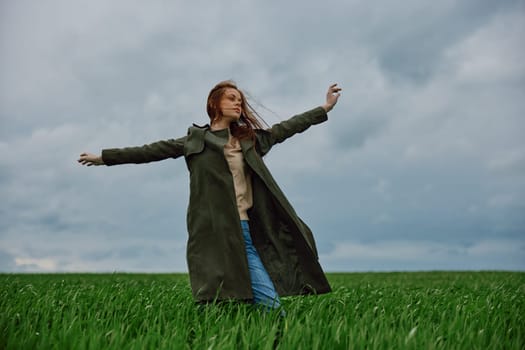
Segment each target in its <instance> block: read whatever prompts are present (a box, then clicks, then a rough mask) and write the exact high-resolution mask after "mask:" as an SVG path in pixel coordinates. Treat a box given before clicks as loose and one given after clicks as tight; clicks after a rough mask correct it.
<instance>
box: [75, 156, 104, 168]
mask: <svg viewBox="0 0 525 350" xmlns="http://www.w3.org/2000/svg"><path fill="white" fill-rule="evenodd" d="M78 162H79V163H80V164H83V165H87V166H92V165H104V161H103V160H102V157H101V156H97V155H95V154H91V153H82V154H81V155H80V158H79V159H78Z"/></svg>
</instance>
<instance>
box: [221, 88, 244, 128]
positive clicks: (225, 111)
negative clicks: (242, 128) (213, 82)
mask: <svg viewBox="0 0 525 350" xmlns="http://www.w3.org/2000/svg"><path fill="white" fill-rule="evenodd" d="M241 106H242V97H241V93H240V92H239V91H238V90H237V89H233V88H227V89H226V91H225V92H224V94H223V95H222V97H221V102H220V103H219V109H220V110H221V112H222V118H225V119H227V120H229V121H230V122H233V121H237V120H239V118H240V117H241V113H242V108H241Z"/></svg>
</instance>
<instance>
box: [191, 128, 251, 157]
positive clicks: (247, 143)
mask: <svg viewBox="0 0 525 350" xmlns="http://www.w3.org/2000/svg"><path fill="white" fill-rule="evenodd" d="M209 131H211V130H210V125H209V124H205V125H198V124H193V125H192V126H191V127H190V128H189V129H188V136H187V138H186V147H185V149H186V150H185V152H184V153H185V155H189V154H192V153H198V152H201V151H202V150H203V149H204V139H205V135H206V132H209ZM240 144H241V149H242V151H243V153H246V152H247V151H248V150H249V149H250V148H252V147H253V141H252V140H249V139H245V140H241V141H240Z"/></svg>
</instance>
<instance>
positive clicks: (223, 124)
mask: <svg viewBox="0 0 525 350" xmlns="http://www.w3.org/2000/svg"><path fill="white" fill-rule="evenodd" d="M229 128H230V122H229V121H228V120H224V119H221V120H218V121H214V122H212V123H211V126H210V129H211V130H213V131H216V130H223V129H229Z"/></svg>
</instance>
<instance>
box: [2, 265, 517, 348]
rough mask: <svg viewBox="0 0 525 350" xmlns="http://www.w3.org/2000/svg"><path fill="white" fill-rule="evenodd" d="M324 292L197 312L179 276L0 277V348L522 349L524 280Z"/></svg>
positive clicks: (431, 281)
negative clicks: (277, 306)
mask: <svg viewBox="0 0 525 350" xmlns="http://www.w3.org/2000/svg"><path fill="white" fill-rule="evenodd" d="M328 278H329V280H330V283H331V285H332V287H333V290H334V291H333V293H330V294H326V295H321V296H308V297H292V298H283V301H282V304H283V305H284V307H285V309H286V312H287V315H286V317H280V316H279V315H278V314H277V313H269V314H268V313H265V312H263V311H262V310H259V309H255V308H254V307H252V306H250V305H236V304H228V305H220V306H218V305H214V306H207V307H203V306H201V307H197V306H196V305H195V304H194V302H193V300H192V297H191V292H190V288H189V282H188V277H187V275H184V274H182V275H177V274H35V275H32V274H0V291H1V304H0V312H1V314H0V348H1V349H119V350H120V349H272V348H275V347H277V348H278V349H365V348H366V349H524V348H525V273H522V272H516V273H512V272H414V273H409V272H401V273H348V274H329V275H328Z"/></svg>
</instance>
